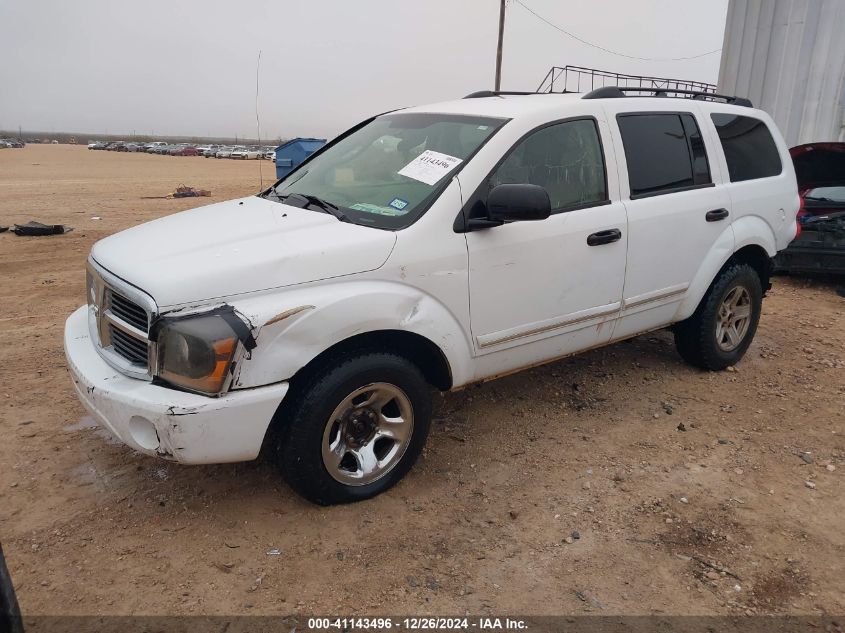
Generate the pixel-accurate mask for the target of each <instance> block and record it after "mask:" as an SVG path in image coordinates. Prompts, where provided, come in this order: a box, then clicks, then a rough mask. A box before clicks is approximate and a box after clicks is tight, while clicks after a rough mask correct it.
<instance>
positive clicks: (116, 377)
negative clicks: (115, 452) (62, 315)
mask: <svg viewBox="0 0 845 633" xmlns="http://www.w3.org/2000/svg"><path fill="white" fill-rule="evenodd" d="M64 344H65V355H66V357H67V362H68V369H69V371H70V374H71V377H72V378H73V382H74V385H75V386H76V391H77V393H78V394H79V399H80V400H81V401H82V404H83V405H85V408H86V409H87V410H88V411H89V412H90V413H91V415H92V416H93V417H94V419H95V420H96V421H97V423H98V424H100V425H101V426H102V427H103V428H105V429H108V430H109V431H110V432H111V433H112V434H113V435H114V436H115V437H117V438H118V439H119V440H120V441H122V442H123V443H124V444H127V445H128V446H130V447H132V448H134V449H135V450H137V451H139V452H141V453H145V454H147V455H155V456H158V457H163V458H165V459H170V460H174V461H177V462H181V463H184V464H217V463H223V462H239V461H248V460H251V459H255V458H256V457H258V453H259V451H260V450H261V445H262V443H263V441H264V436H265V434H266V432H267V428H268V427H269V425H270V421H271V420H272V419H273V415H274V414H275V412H276V409H277V408H278V406H279V404H280V403H281V402H282V399H283V398H284V397H285V394H286V393H287V391H288V383H278V384H275V385H269V386H266V387H258V388H255V389H244V390H241V391H232V392H229V393H228V394H226V395H224V396H221V397H219V398H211V397H207V396H201V395H197V394H192V393H187V392H183V391H177V390H175V389H169V388H167V387H161V386H158V385H154V384H152V383H150V382H148V381H145V380H140V379H137V378H130V377H128V376H125V375H123V374H121V373H119V372H117V371H116V370H115V369H113V368H112V367H111V366H110V365H109V364H107V363H106V362H105V361H104V360H103V359H102V358H101V357H100V355H99V354H98V353H97V350H96V349H95V347H94V343H93V342H92V341H91V337H90V335H89V332H88V309H87V307H85V306H83V307H81V308H79V309H78V310H77V311H76V312H74V313H73V314H71V315H70V317H69V318H68V320H67V323H66V324H65V339H64Z"/></svg>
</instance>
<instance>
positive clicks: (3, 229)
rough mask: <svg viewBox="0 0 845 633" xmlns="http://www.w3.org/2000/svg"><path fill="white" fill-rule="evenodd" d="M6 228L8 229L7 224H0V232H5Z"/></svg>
mask: <svg viewBox="0 0 845 633" xmlns="http://www.w3.org/2000/svg"><path fill="white" fill-rule="evenodd" d="M8 230H9V227H8V226H0V233H5V232H6V231H8Z"/></svg>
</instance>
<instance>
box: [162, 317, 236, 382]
mask: <svg viewBox="0 0 845 633" xmlns="http://www.w3.org/2000/svg"><path fill="white" fill-rule="evenodd" d="M237 346H238V335H237V334H236V333H235V331H234V330H233V329H232V327H231V326H230V325H229V323H227V321H226V320H225V319H224V318H223V317H221V316H219V315H216V314H215V315H204V316H197V317H193V318H188V319H182V320H174V321H171V322H169V323H165V324H164V325H163V326H162V328H161V331H160V332H159V333H158V375H159V377H160V378H161V379H162V380H166V381H167V382H169V383H171V384H173V385H176V386H178V387H183V388H185V389H190V390H191V391H199V392H202V393H207V394H217V393H220V391H222V390H223V387H224V385H225V383H226V378H227V377H228V375H229V369H230V367H231V365H232V358H233V356H234V355H235V350H236V349H237Z"/></svg>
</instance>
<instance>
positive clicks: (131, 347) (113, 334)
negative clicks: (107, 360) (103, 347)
mask: <svg viewBox="0 0 845 633" xmlns="http://www.w3.org/2000/svg"><path fill="white" fill-rule="evenodd" d="M109 338H110V339H111V344H112V348H113V349H114V351H115V352H117V353H118V354H120V355H121V356H123V358H125V359H126V360H128V361H129V362H130V363H132V364H133V365H139V366H141V367H144V368H145V369H146V367H147V362H148V360H149V357H148V353H147V343H146V341H141V340H139V339H137V338H135V337H134V336H132V335H131V334H127V333H126V332H124V331H123V330H121V329H120V328H117V327H115V326H114V325H112V324H109Z"/></svg>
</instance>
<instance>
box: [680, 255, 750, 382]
mask: <svg viewBox="0 0 845 633" xmlns="http://www.w3.org/2000/svg"><path fill="white" fill-rule="evenodd" d="M732 303H736V305H734V306H733V307H731V305H730V304H732ZM762 304H763V286H762V283H761V282H760V276H759V275H758V274H757V271H755V270H754V269H753V268H752V267H751V266H749V265H748V264H731V265H729V266H728V267H727V268H725V269H724V270H723V271H722V272H721V273H720V274H719V276H718V277H717V278H716V279H715V280H714V281H713V283H712V284H711V285H710V289H709V290H708V291H707V294H705V295H704V298H703V299H702V300H701V303H700V304H699V305H698V308H696V310H695V312H694V313H693V314H692V316H691V317H689V318H688V319H686V320H685V321H681V322H680V323H677V324H675V327H674V334H675V347H676V348H677V349H678V353H679V354H680V355H681V357H682V358H683V359H684V360H685V361H686V362H688V363H689V364H690V365H694V366H696V367H701V368H702V369H709V370H711V371H719V370H722V369H725V368H726V367H729V366H731V365H735V364H736V363H738V362H739V361H740V359H742V357H743V356H744V355H745V352H746V351H747V350H748V346H749V345H751V341H752V340H753V339H754V333H755V332H756V331H757V324H758V323H759V321H760V309H761V307H762ZM742 308H746V309H744V310H743V309H742ZM746 311H747V313H748V316H747V319H745V320H744V321H743V318H742V315H743V314H745V312H746ZM726 324H728V325H727V327H726ZM720 326H721V327H720Z"/></svg>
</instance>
